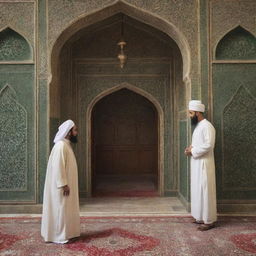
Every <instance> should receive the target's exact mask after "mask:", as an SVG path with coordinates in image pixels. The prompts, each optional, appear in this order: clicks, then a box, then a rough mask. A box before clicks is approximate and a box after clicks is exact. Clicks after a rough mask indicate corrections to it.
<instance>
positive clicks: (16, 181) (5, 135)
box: [0, 85, 28, 191]
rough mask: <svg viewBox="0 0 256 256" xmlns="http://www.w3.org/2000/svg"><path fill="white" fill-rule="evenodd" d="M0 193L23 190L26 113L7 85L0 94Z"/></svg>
mask: <svg viewBox="0 0 256 256" xmlns="http://www.w3.org/2000/svg"><path fill="white" fill-rule="evenodd" d="M0 117H1V119H0V127H1V128H0V145H1V156H0V159H1V161H0V190H1V191H8V190H10V191H20V190H26V189H27V167H28V165H27V153H28V152H27V113H26V111H25V109H24V108H23V107H22V106H21V105H20V104H19V103H18V102H17V101H16V99H15V92H14V91H13V90H12V89H11V88H10V86H9V85H7V86H5V87H4V88H3V89H2V90H1V91H0Z"/></svg>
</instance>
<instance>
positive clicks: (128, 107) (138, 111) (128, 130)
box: [92, 89, 159, 196]
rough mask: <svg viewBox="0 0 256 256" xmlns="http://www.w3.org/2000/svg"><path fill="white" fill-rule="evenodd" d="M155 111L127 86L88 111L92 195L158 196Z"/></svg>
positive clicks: (146, 100)
mask: <svg viewBox="0 0 256 256" xmlns="http://www.w3.org/2000/svg"><path fill="white" fill-rule="evenodd" d="M158 177H159V171H158V114H157V110H156V108H155V106H154V105H153V104H152V103H151V102H150V101H149V100H148V99H146V98H145V97H143V96H141V95H139V94H137V93H135V92H133V91H131V90H128V89H121V90H119V91H117V92H114V93H111V94H110V95H107V96H105V97H104V98H103V99H101V100H100V101H99V102H97V103H96V105H95V106H94V108H93V111H92V195H93V196H156V195H158Z"/></svg>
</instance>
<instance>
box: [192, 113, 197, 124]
mask: <svg viewBox="0 0 256 256" xmlns="http://www.w3.org/2000/svg"><path fill="white" fill-rule="evenodd" d="M197 123H198V117H197V116H196V115H194V116H193V117H192V118H191V124H192V125H196V124H197Z"/></svg>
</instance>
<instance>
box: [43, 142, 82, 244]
mask: <svg viewBox="0 0 256 256" xmlns="http://www.w3.org/2000/svg"><path fill="white" fill-rule="evenodd" d="M65 185H68V186H69V188H70V194H69V196H64V195H63V189H62V187H63V186H65ZM41 235H42V236H43V238H44V240H45V241H46V242H56V243H63V242H65V241H67V240H68V239H70V238H73V237H78V236H80V216H79V197H78V174H77V164H76V159H75V155H74V152H73V149H72V148H71V145H70V142H69V141H68V140H66V139H64V140H62V141H59V142H57V143H56V144H55V145H54V147H53V149H52V152H51V154H50V157H49V161H48V166H47V172H46V178H45V187H44V198H43V214H42V224H41Z"/></svg>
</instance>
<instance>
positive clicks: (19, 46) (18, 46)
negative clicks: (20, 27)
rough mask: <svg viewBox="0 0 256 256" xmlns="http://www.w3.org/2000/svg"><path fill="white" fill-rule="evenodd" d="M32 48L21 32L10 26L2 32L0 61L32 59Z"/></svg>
mask: <svg viewBox="0 0 256 256" xmlns="http://www.w3.org/2000/svg"><path fill="white" fill-rule="evenodd" d="M32 59H33V55H32V49H31V46H30V44H29V43H28V41H27V40H26V39H25V37H23V36H22V35H21V34H19V33H18V32H16V31H15V30H13V29H12V28H10V27H7V28H5V29H3V30H2V31H1V32H0V62H10V61H11V62H13V61H31V60H32Z"/></svg>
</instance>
